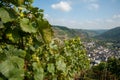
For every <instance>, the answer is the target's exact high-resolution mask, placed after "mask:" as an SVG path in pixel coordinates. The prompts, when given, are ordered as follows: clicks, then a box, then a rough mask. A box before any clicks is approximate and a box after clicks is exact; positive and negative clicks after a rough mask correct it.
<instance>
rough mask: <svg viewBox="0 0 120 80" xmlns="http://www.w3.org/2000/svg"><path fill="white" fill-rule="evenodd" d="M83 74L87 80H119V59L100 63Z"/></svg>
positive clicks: (112, 58)
mask: <svg viewBox="0 0 120 80" xmlns="http://www.w3.org/2000/svg"><path fill="white" fill-rule="evenodd" d="M86 73H87V74H84V75H85V76H86V77H87V79H92V80H119V79H120V59H117V58H114V57H111V58H109V59H108V61H107V62H101V63H100V64H98V65H96V66H92V67H91V69H90V70H88V71H87V72H86Z"/></svg>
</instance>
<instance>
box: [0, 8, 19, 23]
mask: <svg viewBox="0 0 120 80" xmlns="http://www.w3.org/2000/svg"><path fill="white" fill-rule="evenodd" d="M0 18H1V20H2V21H3V23H6V22H9V21H13V20H15V19H16V18H17V16H16V15H15V12H14V11H13V10H12V9H5V8H0Z"/></svg>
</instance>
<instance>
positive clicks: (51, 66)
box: [47, 63, 55, 74]
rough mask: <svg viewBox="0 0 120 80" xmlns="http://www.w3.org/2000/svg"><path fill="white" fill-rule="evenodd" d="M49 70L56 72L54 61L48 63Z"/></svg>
mask: <svg viewBox="0 0 120 80" xmlns="http://www.w3.org/2000/svg"><path fill="white" fill-rule="evenodd" d="M47 70H48V71H49V72H50V73H52V74H54V72H55V66H54V64H53V63H49V64H48V67H47Z"/></svg>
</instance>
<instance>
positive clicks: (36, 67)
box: [32, 62, 44, 80]
mask: <svg viewBox="0 0 120 80" xmlns="http://www.w3.org/2000/svg"><path fill="white" fill-rule="evenodd" d="M32 66H33V73H34V78H35V80H43V79H44V69H43V68H42V66H41V65H40V64H39V63H37V62H34V63H33V64H32Z"/></svg>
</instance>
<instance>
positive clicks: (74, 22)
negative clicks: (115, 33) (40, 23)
mask: <svg viewBox="0 0 120 80" xmlns="http://www.w3.org/2000/svg"><path fill="white" fill-rule="evenodd" d="M33 6H35V7H39V8H40V9H44V18H46V19H47V20H48V21H49V22H50V24H52V25H60V26H66V27H68V28H73V29H111V28H115V27H118V26H120V0H34V3H33Z"/></svg>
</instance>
